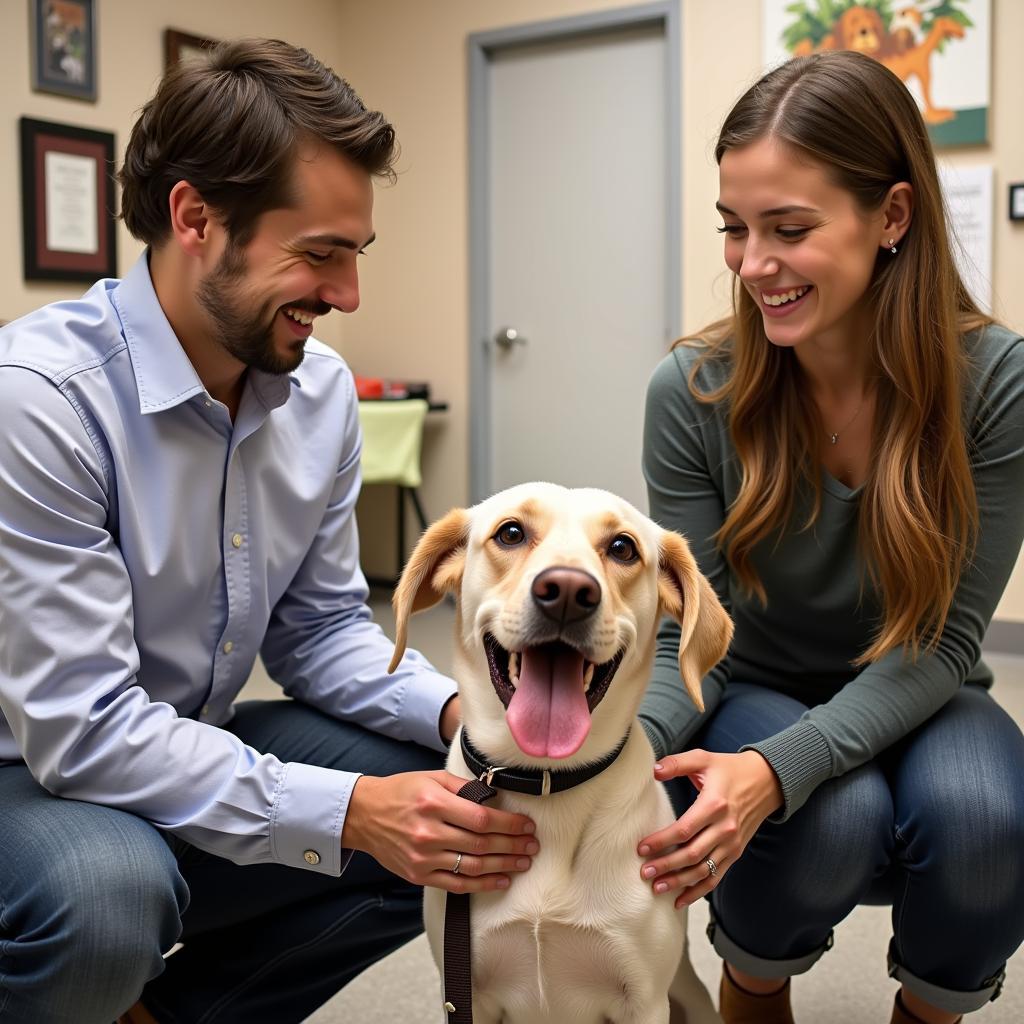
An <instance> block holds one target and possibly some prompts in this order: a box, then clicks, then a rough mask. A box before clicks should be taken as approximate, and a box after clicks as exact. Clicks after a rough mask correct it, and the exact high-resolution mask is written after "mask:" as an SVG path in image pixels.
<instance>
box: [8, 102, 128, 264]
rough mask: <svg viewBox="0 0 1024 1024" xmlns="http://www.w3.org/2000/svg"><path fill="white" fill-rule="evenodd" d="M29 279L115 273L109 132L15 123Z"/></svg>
mask: <svg viewBox="0 0 1024 1024" xmlns="http://www.w3.org/2000/svg"><path fill="white" fill-rule="evenodd" d="M19 129H20V137H21V195H22V218H23V223H22V243H23V255H24V270H23V272H24V278H25V280H26V281H87V282H89V283H90V284H91V283H93V282H94V281H97V280H99V279H100V278H101V277H116V276H117V226H116V222H115V216H114V206H115V200H114V135H113V133H112V132H104V131H95V130H93V129H91V128H81V127H79V126H78V125H69V124H58V123H56V122H52V121H37V120H35V119H33V118H29V117H22V118H21V119H20V120H19Z"/></svg>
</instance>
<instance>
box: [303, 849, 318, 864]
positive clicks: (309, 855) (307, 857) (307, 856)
mask: <svg viewBox="0 0 1024 1024" xmlns="http://www.w3.org/2000/svg"><path fill="white" fill-rule="evenodd" d="M302 859H303V860H304V861H305V862H306V863H307V864H314V865H316V864H319V863H320V854H319V853H317V852H316V850H307V851H306V852H305V853H304V854H303V855H302Z"/></svg>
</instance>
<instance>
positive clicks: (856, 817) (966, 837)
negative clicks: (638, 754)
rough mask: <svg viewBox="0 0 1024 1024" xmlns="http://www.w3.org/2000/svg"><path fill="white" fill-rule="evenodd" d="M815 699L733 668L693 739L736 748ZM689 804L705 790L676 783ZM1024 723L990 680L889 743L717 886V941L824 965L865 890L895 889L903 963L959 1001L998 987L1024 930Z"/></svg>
mask: <svg viewBox="0 0 1024 1024" xmlns="http://www.w3.org/2000/svg"><path fill="white" fill-rule="evenodd" d="M806 710H807V708H806V706H804V705H803V704H800V703H799V702H798V701H795V700H793V699H791V698H789V697H785V696H783V695H781V694H778V693H775V692H774V691H772V690H768V689H766V688H764V687H760V686H751V685H746V684H743V683H733V684H730V685H729V686H728V687H727V689H726V692H725V695H724V699H723V701H722V704H721V705H720V707H719V708H718V710H717V711H716V712H715V714H714V716H713V717H712V719H711V721H710V722H709V723H708V725H707V726H706V727H705V728H704V730H703V731H702V732H701V733H699V734H698V735H697V737H696V738H695V739H694V742H693V744H692V746H693V747H695V748H697V747H699V748H703V749H705V750H711V751H717V752H734V751H736V750H738V749H739V748H740V747H742V746H743V745H744V744H747V743H752V742H756V741H757V740H760V739H764V738H766V737H768V736H771V735H773V734H774V733H776V732H778V731H780V730H781V729H784V728H785V727H786V726H788V725H790V724H792V723H793V722H795V721H796V720H797V719H799V718H800V716H801V715H802V714H803V713H804V712H805V711H806ZM673 785H674V786H675V787H676V788H675V789H674V791H673V800H674V801H676V803H677V807H679V808H680V809H681V808H683V807H686V806H689V804H690V803H691V802H692V800H693V799H694V796H695V792H694V790H693V787H692V786H691V785H690V783H689V782H688V781H685V780H683V781H682V782H681V783H674V784H673ZM1022 849H1024V736H1022V735H1021V731H1020V729H1019V728H1018V727H1017V725H1016V724H1015V723H1014V722H1013V720H1012V719H1011V718H1010V717H1009V716H1008V715H1007V714H1006V712H1004V711H1003V710H1002V709H1001V708H1000V707H999V705H997V704H996V703H995V701H994V700H993V699H992V698H991V696H990V695H989V694H988V692H987V691H986V690H984V689H982V688H980V687H977V686H966V687H964V688H963V689H962V690H961V691H960V692H959V693H958V694H957V695H956V696H955V697H954V698H953V699H952V700H951V701H950V702H949V703H948V704H947V705H946V706H945V707H944V708H942V710H941V711H939V712H938V713H937V714H935V715H934V716H933V717H932V718H930V719H929V720H928V721H927V722H925V723H924V724H923V725H921V726H920V727H919V728H917V729H916V730H914V731H913V732H912V733H911V734H910V735H909V736H907V737H906V738H905V739H904V740H902V741H901V742H900V743H898V744H896V745H895V746H894V747H893V748H892V749H890V750H888V751H886V752H885V753H884V754H883V755H882V756H881V757H879V758H877V759H876V760H874V761H871V762H869V763H867V764H865V765H862V766H861V767H860V768H857V769H856V770H854V771H851V772H849V773H847V774H846V775H843V776H841V777H840V778H837V779H832V780H830V781H828V782H826V783H824V784H823V785H821V786H819V787H818V789H817V790H816V791H815V792H814V794H813V795H812V796H811V797H810V799H809V800H808V801H807V803H806V804H804V806H803V807H802V808H800V810H798V811H797V812H796V813H795V814H793V816H792V817H791V818H790V819H789V820H788V821H786V822H783V823H781V824H773V823H771V822H766V823H765V824H764V825H762V827H761V828H760V829H759V830H758V832H757V833H756V834H755V836H754V838H753V839H752V840H751V842H750V844H749V846H748V847H747V849H746V851H745V852H744V854H743V856H742V857H741V858H740V859H739V860H738V861H737V862H736V864H734V865H733V866H732V868H731V869H730V871H729V872H728V874H727V875H726V876H725V878H724V879H723V880H722V882H721V884H720V885H719V886H718V887H717V888H716V889H715V890H714V891H713V893H712V895H711V910H712V917H713V919H714V925H713V928H712V931H713V941H714V944H715V948H716V949H717V950H718V952H719V953H720V954H721V955H722V956H723V957H724V958H725V959H727V960H728V961H729V962H730V963H733V964H735V965H736V966H737V967H738V968H740V969H741V970H743V971H746V972H747V973H749V974H753V975H755V976H760V977H765V978H773V977H784V976H788V975H791V974H799V973H801V972H802V971H806V970H809V969H810V967H811V966H812V964H813V963H814V962H815V961H816V960H817V959H818V957H819V956H821V954H822V953H823V952H824V951H825V950H826V949H828V948H829V946H830V945H831V941H832V929H833V927H834V926H835V925H836V924H837V923H838V922H840V921H841V920H842V919H843V918H844V917H846V915H847V914H849V913H850V911H851V910H853V908H854V907H855V906H857V904H859V903H891V904H892V908H893V912H892V924H893V940H892V944H891V946H890V951H889V955H890V974H892V976H893V977H895V978H897V979H898V980H900V981H902V982H903V983H904V984H906V985H907V987H908V988H909V989H911V990H912V991H913V992H915V994H917V995H920V996H921V997H922V998H923V999H925V1000H927V1001H928V1002H930V1003H931V1004H932V1005H934V1006H938V1007H941V1008H943V1009H946V1010H948V1011H950V1012H951V1013H967V1012H970V1011H971V1010H976V1009H978V1008H979V1007H981V1006H983V1005H984V1004H985V1003H986V1002H987V1001H988V1000H989V999H991V998H993V997H994V994H996V993H997V992H998V988H999V985H1000V983H1001V978H1002V972H1003V968H1004V966H1005V963H1006V960H1007V958H1008V957H1009V956H1010V955H1011V954H1012V953H1013V952H1014V951H1015V950H1016V949H1017V947H1018V946H1019V945H1020V944H1021V941H1022V940H1024V859H1022V857H1021V850H1022Z"/></svg>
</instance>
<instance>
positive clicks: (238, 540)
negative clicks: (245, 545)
mask: <svg viewBox="0 0 1024 1024" xmlns="http://www.w3.org/2000/svg"><path fill="white" fill-rule="evenodd" d="M231 543H232V544H233V545H234V546H235V547H236V548H240V547H241V546H242V535H241V534H240V533H233V534H232V535H231Z"/></svg>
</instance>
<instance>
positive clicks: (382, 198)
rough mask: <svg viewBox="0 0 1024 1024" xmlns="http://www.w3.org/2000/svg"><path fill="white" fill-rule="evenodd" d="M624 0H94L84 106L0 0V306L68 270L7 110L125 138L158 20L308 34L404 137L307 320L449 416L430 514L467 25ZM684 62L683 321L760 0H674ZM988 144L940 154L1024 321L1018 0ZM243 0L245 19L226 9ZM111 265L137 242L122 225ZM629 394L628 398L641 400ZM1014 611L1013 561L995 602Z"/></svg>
mask: <svg viewBox="0 0 1024 1024" xmlns="http://www.w3.org/2000/svg"><path fill="white" fill-rule="evenodd" d="M628 3H629V0H516V2H515V3H509V2H508V0H432V2H423V0H289V2H288V3H280V2H279V0H244V2H243V0H234V2H228V0H221V2H218V3H213V2H210V0H179V2H178V3H177V4H176V5H175V9H174V14H173V15H171V16H170V18H171V20H170V22H168V20H167V15H165V14H163V13H161V12H160V6H158V5H156V4H149V3H138V2H137V0H103V2H102V3H100V4H99V5H98V6H99V7H100V47H99V60H100V82H99V86H100V99H99V102H98V103H96V104H91V103H82V102H79V101H75V100H70V99H61V98H59V97H52V96H47V95H45V94H42V93H33V92H31V91H30V89H29V85H28V83H29V67H28V38H29V32H28V6H29V5H28V4H27V3H24V2H22V3H14V2H10V3H4V4H3V5H0V30H2V38H3V40H4V48H5V57H6V61H5V64H6V68H5V70H6V72H7V74H6V76H5V77H6V81H7V83H8V86H7V88H6V90H5V91H4V93H3V95H2V96H0V109H2V110H3V112H4V120H5V121H6V124H7V128H6V131H7V138H8V143H9V144H8V146H5V147H2V149H0V174H2V175H3V177H2V180H4V181H5V182H7V183H8V187H7V189H6V190H5V195H6V199H5V200H4V201H3V202H0V230H3V231H4V236H5V237H6V238H8V239H9V240H11V241H10V244H8V245H7V246H6V247H5V249H4V251H3V253H2V254H0V318H10V317H11V316H16V315H18V314H20V313H22V312H25V311H26V310H28V309H30V308H32V307H34V306H36V305H39V304H41V303H43V302H47V301H50V300H51V299H55V298H61V297H67V296H73V295H76V294H78V293H79V292H80V291H81V289H80V288H79V287H78V286H76V285H70V286H50V285H26V284H24V283H23V282H22V280H21V252H20V238H21V214H20V202H19V199H18V190H19V185H18V163H17V118H18V117H19V116H20V115H22V114H27V115H29V116H33V117H39V118H43V119H50V120H56V121H67V122H71V123H78V124H82V125H84V126H88V127H96V128H102V129H106V130H113V131H115V132H116V135H117V147H118V150H119V152H120V151H123V147H124V143H125V141H126V139H127V134H128V131H129V128H130V126H131V123H132V120H133V116H134V112H135V111H136V110H137V109H138V108H139V106H141V104H142V103H143V102H144V101H145V100H146V98H148V96H149V95H150V93H151V92H152V89H153V87H154V85H155V82H156V80H157V78H158V77H159V74H160V71H161V64H162V38H161V33H162V30H163V29H164V28H165V27H168V25H170V27H174V28H179V29H182V30H184V31H188V32H192V33H195V34H198V35H207V36H211V37H216V38H226V37H228V36H230V35H239V34H252V35H276V36H279V37H281V38H285V39H288V40H289V41H292V42H296V43H300V44H302V45H306V46H308V47H309V48H310V49H312V50H313V51H314V52H315V53H317V54H318V56H320V57H322V58H323V59H324V60H325V61H326V62H327V63H329V64H331V65H333V66H334V67H335V69H336V70H337V71H339V73H341V74H342V75H344V76H345V77H346V78H348V79H349V80H350V81H351V82H352V84H353V85H354V86H355V87H356V89H357V90H358V91H359V92H360V93H361V94H362V96H363V97H364V99H365V100H366V101H367V103H368V104H370V105H372V106H375V107H378V108H379V109H381V110H383V111H385V113H386V114H387V115H388V116H389V118H390V119H391V120H392V121H393V122H394V124H395V126H396V128H397V129H398V135H399V139H400V142H401V144H402V158H401V160H400V164H399V169H400V179H399V182H398V184H397V186H395V187H394V188H383V189H381V190H379V191H378V197H377V208H376V225H375V226H376V229H377V233H378V236H379V240H378V241H377V242H376V243H375V245H374V246H373V249H372V250H371V252H370V254H369V255H368V256H367V257H366V258H365V260H364V263H363V275H362V277H363V306H362V308H361V309H360V310H359V312H357V313H355V314H353V315H352V316H350V317H348V318H346V319H345V320H344V322H343V321H342V319H341V318H340V317H338V316H335V317H328V318H327V319H326V320H325V321H323V326H322V327H321V329H320V332H319V333H320V336H321V337H322V338H323V339H324V340H325V341H327V342H329V343H330V344H333V345H335V346H337V347H338V348H339V349H340V350H341V351H342V352H343V353H344V354H345V356H346V358H347V359H348V360H349V362H350V364H351V365H352V367H353V369H355V370H356V371H357V372H361V373H366V374H381V375H393V376H402V377H406V378H412V379H421V378H422V379H426V380H429V381H431V383H432V386H433V392H434V394H435V395H436V396H437V397H438V398H442V399H445V400H447V401H448V402H449V404H450V406H451V409H450V412H449V413H448V414H446V415H443V416H439V417H435V418H433V419H432V422H431V425H430V426H429V427H428V431H427V436H426V439H425V448H424V459H423V464H424V474H425V477H426V482H425V484H424V488H423V496H424V500H425V503H426V505H427V509H428V511H429V512H430V513H431V514H433V515H437V514H439V513H440V512H442V511H444V510H445V509H446V508H448V507H449V506H450V505H452V504H457V503H461V502H464V501H465V500H466V499H467V496H468V450H469V434H468V431H469V422H468V415H469V403H468V374H469V348H468V308H469V296H468V251H467V240H468V232H469V226H468V222H467V207H468V199H467V173H468V154H467V58H466V36H467V35H468V34H470V33H472V32H480V31H486V30H490V29H494V28H500V27H503V26H505V25H510V24H521V23H523V22H528V21H534V20H541V19H546V18H553V17H562V16H566V15H572V14H582V13H586V12H588V11H596V10H604V9H610V8H615V7H623V6H627V5H628ZM680 6H681V10H682V36H683V39H682V68H683V118H684V120H683V143H682V145H683V154H682V160H683V202H682V213H683V289H682V302H683V308H682V318H683V324H684V327H685V328H686V329H687V330H689V329H695V328H697V327H699V326H700V325H701V324H703V323H705V322H706V321H707V320H709V319H711V318H712V317H714V316H716V315H718V314H719V313H720V312H721V311H722V310H723V309H724V307H725V303H726V288H727V281H726V278H725V275H724V274H723V273H722V272H721V270H720V269H719V267H720V263H719V256H718V253H719V249H718V246H719V242H718V240H717V236H716V235H715V234H714V226H715V224H716V222H717V221H716V216H715V213H714V208H713V203H714V199H715V196H716V194H717V175H716V170H715V166H714V159H713V156H712V147H713V141H714V138H715V134H716V131H717V128H718V125H719V123H720V122H721V119H722V117H723V116H724V114H725V112H726V111H727V109H728V107H729V106H730V104H731V103H732V101H733V100H734V99H735V98H736V96H737V95H738V94H739V93H740V92H741V91H742V89H743V88H744V87H745V86H746V85H747V84H748V83H749V82H751V81H752V80H753V79H754V78H756V77H757V75H758V74H759V72H760V47H761V43H760V8H761V0H732V2H730V3H723V2H721V0H681V3H680ZM993 6H994V26H995V31H994V33H993V89H992V92H993V99H992V128H991V145H990V146H986V147H977V148H974V149H969V150H961V151H957V152H955V153H952V154H951V157H950V158H951V160H952V162H954V163H965V164H970V163H978V162H990V163H992V164H994V166H995V170H996V221H995V239H994V242H995V253H994V266H995V275H994V277H995V279H994V288H995V293H996V312H997V314H998V315H999V316H1001V317H1002V318H1004V319H1005V320H1006V321H1007V322H1008V323H1009V324H1011V325H1013V326H1015V327H1016V328H1018V329H1022V328H1024V288H1021V286H1020V281H1021V280H1022V279H1024V227H1022V226H1021V225H1014V226H1011V224H1010V223H1009V222H1008V221H1007V219H1006V212H1005V208H1006V185H1007V183H1008V182H1010V181H1015V180H1021V179H1024V131H1022V130H1021V129H1020V107H1019V98H1020V97H1021V96H1022V95H1024V62H1022V61H1021V60H1020V59H1019V55H1018V54H1017V53H1016V46H1017V41H1018V40H1020V39H1021V38H1024V4H1021V3H1017V2H1015V0H993ZM243 12H244V17H240V14H242V13H243ZM119 244H120V265H121V270H122V272H123V271H124V270H125V269H126V268H127V267H128V266H129V265H130V264H131V262H132V260H133V259H134V257H135V255H136V254H137V253H138V251H139V247H138V245H137V244H136V243H134V242H133V241H132V240H131V239H130V238H128V236H127V235H126V234H125V233H124V232H123V231H122V232H121V235H120V237H119ZM641 400H642V399H641V396H637V401H641ZM387 497H388V496H387V495H385V494H383V493H381V494H374V493H370V494H368V495H367V497H366V498H365V499H364V501H363V502H362V503H361V506H360V509H361V521H362V526H363V531H364V538H365V541H364V543H365V548H366V556H367V562H368V563H369V564H370V565H371V567H372V568H383V567H385V566H387V564H388V559H389V557H390V555H391V553H392V551H393V548H392V546H391V533H390V528H389V527H390V512H391V507H390V502H388V503H387V504H386V505H385V502H386V501H387ZM998 614H999V615H1000V617H1002V618H1006V619H1015V620H1018V621H1024V560H1022V562H1021V564H1019V565H1018V567H1017V570H1016V572H1015V574H1014V577H1013V579H1012V580H1011V584H1010V587H1009V589H1008V591H1007V594H1006V596H1005V597H1004V600H1003V602H1002V604H1001V606H1000V609H999V612H998Z"/></svg>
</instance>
